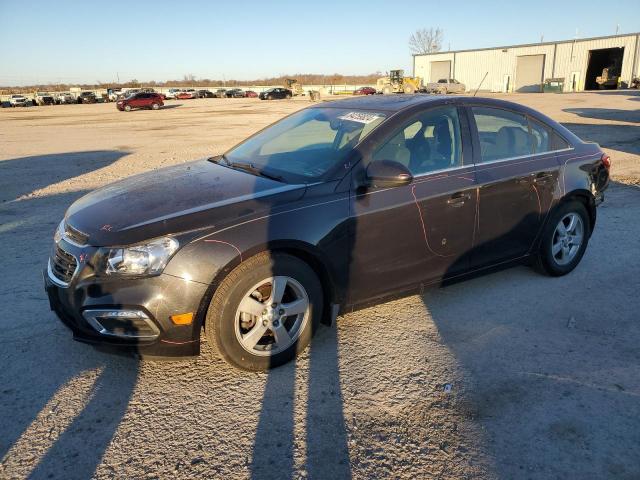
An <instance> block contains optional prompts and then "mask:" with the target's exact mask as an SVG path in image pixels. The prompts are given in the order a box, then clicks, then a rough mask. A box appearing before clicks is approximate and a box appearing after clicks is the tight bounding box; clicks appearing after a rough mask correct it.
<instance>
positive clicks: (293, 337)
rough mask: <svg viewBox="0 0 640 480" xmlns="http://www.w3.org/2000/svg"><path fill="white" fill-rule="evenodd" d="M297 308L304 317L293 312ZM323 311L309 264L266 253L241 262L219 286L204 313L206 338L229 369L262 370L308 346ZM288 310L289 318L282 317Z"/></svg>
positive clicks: (287, 256)
mask: <svg viewBox="0 0 640 480" xmlns="http://www.w3.org/2000/svg"><path fill="white" fill-rule="evenodd" d="M278 283H279V284H280V285H284V286H282V287H281V288H280V289H277V288H276V289H275V290H281V292H283V293H280V294H279V295H278V293H277V292H275V293H274V288H273V285H275V284H278ZM278 297H279V298H278ZM296 302H297V310H294V306H293V305H294V303H296ZM305 302H306V303H305ZM300 305H301V306H302V309H304V313H295V312H296V311H298V310H300ZM322 308H323V291H322V285H321V283H320V280H319V279H318V277H317V275H316V274H315V273H314V271H313V269H312V268H311V267H310V266H309V265H308V264H306V263H305V262H303V261H302V260H300V259H298V258H297V257H294V256H291V255H287V254H281V253H271V254H270V253H268V252H265V253H261V254H258V255H256V256H254V257H251V258H249V259H248V260H245V261H244V262H242V263H241V264H240V265H238V266H237V267H236V268H235V269H234V270H233V271H231V273H229V275H228V276H227V277H226V278H225V279H224V280H223V281H222V283H221V284H220V285H219V286H218V288H217V290H216V293H215V294H214V296H213V299H212V300H211V303H210V305H209V309H208V311H207V319H206V326H205V334H206V336H207V339H208V341H209V342H211V343H212V344H215V345H216V347H217V349H218V351H219V352H220V354H221V355H222V357H223V358H224V359H225V360H226V361H227V362H229V363H230V364H232V365H234V366H236V367H238V368H241V369H243V370H252V371H265V370H268V369H270V368H274V367H277V366H279V365H282V364H284V363H286V362H288V361H290V360H292V359H293V358H295V356H296V355H297V354H299V353H300V352H302V351H303V350H304V349H305V348H306V347H307V345H308V344H309V342H310V341H311V337H312V336H313V334H314V333H315V330H316V328H317V326H318V325H319V323H320V319H321V317H322ZM289 309H290V310H289ZM253 310H255V315H254V313H250V312H252V311H253ZM287 310H289V311H291V312H292V314H291V315H288V316H286V314H287ZM265 312H266V313H265ZM282 329H284V332H285V334H283V333H282V331H283V330H282ZM252 332H254V334H253V335H252ZM277 332H281V333H277ZM278 337H280V338H278ZM280 339H282V341H281V340H280ZM272 352H273V353H272Z"/></svg>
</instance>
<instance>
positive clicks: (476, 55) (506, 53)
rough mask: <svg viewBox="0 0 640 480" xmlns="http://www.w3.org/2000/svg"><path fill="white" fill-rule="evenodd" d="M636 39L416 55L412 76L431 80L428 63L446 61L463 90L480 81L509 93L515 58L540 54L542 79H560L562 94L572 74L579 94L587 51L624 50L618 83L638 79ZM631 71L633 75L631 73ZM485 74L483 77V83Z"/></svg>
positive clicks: (639, 56)
mask: <svg viewBox="0 0 640 480" xmlns="http://www.w3.org/2000/svg"><path fill="white" fill-rule="evenodd" d="M638 37H639V34H630V35H625V36H618V37H608V38H606V37H605V38H596V39H592V40H576V41H575V42H562V43H560V42H558V43H551V44H540V45H527V46H512V47H505V48H494V49H487V50H473V51H461V52H443V53H436V54H430V55H418V56H416V57H415V58H414V74H415V75H416V76H419V77H422V78H423V79H425V81H428V79H429V78H431V62H439V61H444V60H450V61H451V70H452V76H453V77H454V78H455V79H456V80H458V81H460V82H462V83H464V84H465V85H466V87H467V90H475V89H476V88H478V86H479V85H480V82H482V85H481V87H480V89H481V90H485V91H486V90H489V91H494V92H505V91H510V92H512V91H514V85H516V84H517V83H518V82H517V79H516V66H517V57H519V56H523V55H544V56H545V60H544V72H543V78H564V79H565V91H571V78H572V75H575V76H576V78H577V81H576V90H577V91H581V90H583V89H584V84H585V74H586V71H587V64H588V61H589V51H590V50H596V49H601V48H618V47H624V55H623V60H622V72H621V78H622V80H623V81H624V82H630V81H631V79H632V78H633V77H640V40H638ZM634 57H635V65H634ZM633 69H635V72H634V71H632V70H633ZM485 75H486V78H484V81H483V77H485ZM507 89H508V90H507Z"/></svg>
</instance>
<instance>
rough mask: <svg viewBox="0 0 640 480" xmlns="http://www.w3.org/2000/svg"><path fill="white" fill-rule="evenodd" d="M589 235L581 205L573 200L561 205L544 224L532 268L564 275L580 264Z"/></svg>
mask: <svg viewBox="0 0 640 480" xmlns="http://www.w3.org/2000/svg"><path fill="white" fill-rule="evenodd" d="M590 235H591V225H590V220H589V215H588V213H587V209H586V208H585V206H584V204H583V203H582V202H579V201H577V200H572V201H569V202H567V203H563V204H561V205H560V206H559V207H558V208H557V209H556V210H555V211H554V212H553V213H552V214H551V216H550V218H549V221H548V222H547V224H546V225H545V228H544V231H543V234H542V240H541V244H540V251H539V252H538V256H537V259H536V267H537V268H538V270H539V271H541V272H542V273H546V274H548V275H551V276H553V277H559V276H562V275H566V274H567V273H569V272H571V271H572V270H573V269H574V268H576V266H577V265H578V263H580V260H581V259H582V256H583V255H584V252H585V251H586V249H587V244H588V242H589V237H590Z"/></svg>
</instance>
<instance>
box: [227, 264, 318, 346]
mask: <svg viewBox="0 0 640 480" xmlns="http://www.w3.org/2000/svg"><path fill="white" fill-rule="evenodd" d="M308 319H309V296H308V294H307V292H306V290H305V289H304V287H303V286H302V285H301V284H300V283H299V282H298V281H297V280H295V279H294V278H291V277H287V276H275V277H271V278H267V279H265V280H262V281H261V282H259V283H257V284H256V285H254V286H253V287H252V288H251V289H249V291H248V292H246V293H245V295H244V296H243V297H242V300H241V301H240V304H239V305H238V308H237V310H236V315H235V317H234V322H235V325H234V329H235V334H236V339H237V340H238V342H239V343H240V345H242V348H244V349H245V350H246V351H247V352H249V353H251V354H253V355H258V356H270V355H276V354H278V353H280V352H283V351H285V350H287V349H288V348H289V347H291V346H292V345H293V344H295V342H297V340H298V337H299V336H300V334H301V332H302V331H303V330H304V328H305V326H306V324H307V321H308Z"/></svg>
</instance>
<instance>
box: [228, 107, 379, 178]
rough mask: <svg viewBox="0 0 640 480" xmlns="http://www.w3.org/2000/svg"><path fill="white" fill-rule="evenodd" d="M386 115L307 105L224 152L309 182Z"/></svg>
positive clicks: (233, 160)
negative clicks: (307, 106) (307, 107)
mask: <svg viewBox="0 0 640 480" xmlns="http://www.w3.org/2000/svg"><path fill="white" fill-rule="evenodd" d="M385 118H386V115H385V114H384V113H379V112H374V111H364V110H352V109H342V108H309V109H305V110H302V111H300V112H297V113H294V114H293V115H291V116H289V117H287V118H285V119H284V120H281V121H280V122H278V123H276V124H274V125H272V126H271V127H268V128H267V129H265V130H263V131H262V132H260V133H258V134H257V135H254V136H253V137H251V138H249V139H247V140H246V141H244V142H243V143H241V144H240V145H238V146H236V147H234V148H233V149H231V150H229V151H228V152H227V153H225V155H224V158H225V159H226V161H227V163H229V164H230V165H231V166H233V165H234V164H238V165H241V166H245V167H246V166H250V167H251V168H252V170H254V171H256V172H263V173H264V174H266V175H270V176H274V177H280V178H282V179H283V180H284V181H286V182H289V183H296V182H299V183H308V182H310V181H313V180H316V179H319V178H320V177H322V176H323V175H324V174H326V173H327V172H328V171H329V170H331V169H332V167H334V166H335V165H337V164H339V162H341V161H343V160H344V159H345V158H346V156H347V155H348V154H349V153H350V152H351V150H352V149H353V147H355V146H356V145H357V144H358V143H359V142H360V141H362V140H363V139H364V138H365V137H366V136H367V135H368V134H369V133H370V132H371V131H373V130H374V129H375V128H376V127H377V126H378V125H380V123H382V122H383V121H384V119H385Z"/></svg>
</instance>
